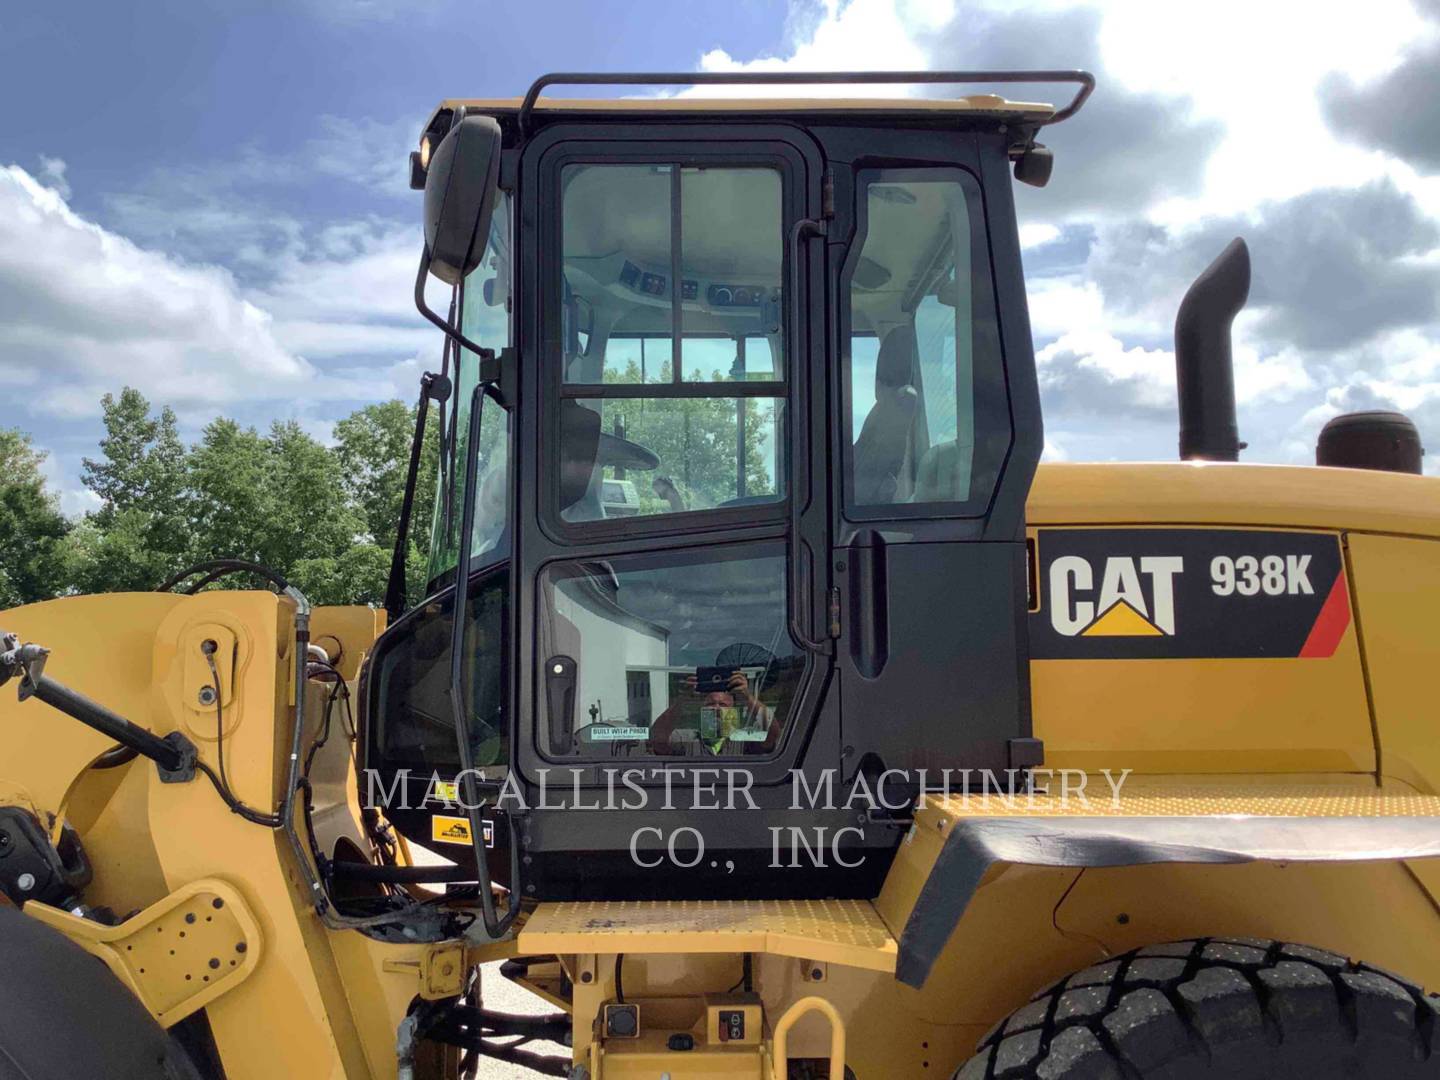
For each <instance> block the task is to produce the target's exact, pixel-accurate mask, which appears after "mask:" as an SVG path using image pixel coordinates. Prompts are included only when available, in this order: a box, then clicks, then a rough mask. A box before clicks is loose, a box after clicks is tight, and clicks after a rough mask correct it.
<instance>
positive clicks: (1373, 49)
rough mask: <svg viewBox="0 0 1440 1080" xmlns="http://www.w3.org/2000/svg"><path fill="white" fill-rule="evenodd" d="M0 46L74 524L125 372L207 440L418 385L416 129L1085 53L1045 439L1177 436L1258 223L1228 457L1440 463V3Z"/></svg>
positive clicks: (1049, 272) (16, 333)
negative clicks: (548, 102)
mask: <svg viewBox="0 0 1440 1080" xmlns="http://www.w3.org/2000/svg"><path fill="white" fill-rule="evenodd" d="M1302 9H1303V13H1304V14H1303V18H1296V16H1297V15H1299V14H1300V12H1301V10H1302ZM0 61H3V62H0V100H4V101H6V102H7V103H9V105H10V107H9V108H7V109H6V110H4V113H3V116H0V376H3V380H4V386H5V393H3V394H0V426H15V427H20V428H22V429H24V430H27V431H29V432H31V433H32V434H33V435H34V437H35V441H36V443H37V445H38V446H40V447H41V448H43V449H45V450H47V451H49V452H50V455H51V461H50V469H51V475H52V478H53V480H54V481H55V483H56V485H57V487H58V488H59V489H60V490H61V491H62V493H63V497H64V505H65V507H66V509H67V510H69V511H71V512H79V511H82V510H84V509H85V508H86V507H87V505H89V503H88V496H87V494H86V493H85V492H84V490H83V489H82V488H81V486H80V483H79V476H80V459H81V457H83V456H84V455H86V454H92V455H93V454H94V452H95V443H96V439H97V437H98V433H99V430H100V429H99V398H100V395H101V394H103V393H104V392H106V391H116V390H118V389H119V388H120V387H121V386H123V385H127V384H128V385H132V386H136V387H139V388H140V389H141V390H142V391H143V392H144V393H145V394H146V395H148V396H149V397H150V398H151V400H152V401H155V402H157V403H166V404H170V405H172V406H173V407H174V408H175V409H176V411H177V412H178V413H179V415H180V418H181V423H182V428H183V430H184V433H185V434H186V435H187V436H188V437H190V438H193V437H195V436H196V435H197V434H198V432H199V430H200V428H201V427H203V425H204V424H205V423H206V422H207V421H208V420H209V419H211V418H212V417H213V416H215V415H217V414H219V413H225V414H228V415H233V416H238V417H239V418H241V419H243V420H246V421H248V422H252V423H258V424H264V423H267V422H268V421H269V420H270V419H272V418H276V417H286V418H289V417H294V418H296V419H298V420H299V421H301V422H302V423H303V424H304V425H305V426H306V428H307V429H308V430H310V431H312V432H313V433H315V434H316V435H318V436H320V437H322V438H323V437H326V436H328V433H329V429H330V425H331V423H332V422H333V421H334V420H335V419H336V418H338V417H340V416H343V415H344V414H345V413H347V412H349V411H350V410H351V409H354V408H356V407H357V406H359V405H361V404H364V403H366V402H369V401H375V400H383V399H386V398H389V397H393V396H396V395H399V396H402V397H404V398H405V399H407V400H408V399H410V398H411V397H413V395H414V386H415V379H416V378H417V376H418V373H419V372H420V371H421V370H423V369H424V368H425V367H426V366H433V365H434V364H435V363H436V360H437V357H438V351H439V342H438V340H437V336H436V334H435V333H433V332H432V331H430V330H428V329H425V328H424V327H423V326H422V324H421V322H420V320H419V319H418V317H417V316H416V315H415V314H414V312H413V309H412V307H411V301H410V292H411V288H412V283H413V279H414V267H415V259H416V255H417V251H418V249H417V244H418V242H419V229H418V220H419V199H418V196H417V195H416V194H415V193H413V192H411V191H409V189H408V187H407V185H406V168H405V165H406V160H405V159H406V154H407V152H408V151H409V149H410V148H411V147H412V146H413V144H414V140H415V137H416V135H417V134H418V130H419V126H420V124H421V123H422V121H423V120H424V118H425V117H426V116H427V114H428V112H429V111H430V109H431V108H433V106H434V105H435V103H436V102H437V101H438V100H439V99H441V98H443V97H446V96H487V95H507V96H508V95H511V94H518V93H520V92H522V91H523V89H524V87H525V86H526V85H527V84H528V83H529V81H530V80H531V78H533V77H534V76H535V75H536V74H539V73H540V72H543V71H546V70H575V69H591V70H640V69H651V70H654V69H665V68H696V69H710V70H723V69H736V68H745V67H767V68H768V67H785V66H789V67H794V68H797V69H863V68H940V67H949V68H964V67H1087V68H1090V69H1091V70H1093V71H1095V72H1096V74H1097V75H1098V76H1099V80H1100V87H1099V89H1098V90H1097V91H1096V93H1095V96H1094V98H1093V99H1092V100H1091V103H1090V105H1089V106H1088V107H1087V108H1086V109H1085V111H1084V112H1083V113H1082V114H1081V115H1080V117H1079V118H1077V119H1076V120H1074V121H1072V122H1071V123H1069V124H1066V125H1064V126H1063V127H1061V128H1058V129H1055V130H1053V131H1052V132H1051V133H1050V134H1049V137H1048V138H1047V140H1046V141H1047V142H1048V143H1049V144H1050V145H1051V146H1052V147H1054V148H1055V150H1056V154H1057V163H1056V169H1055V177H1054V179H1053V180H1052V182H1051V184H1050V186H1049V187H1048V188H1046V189H1045V190H1043V191H1038V192H1037V191H1032V190H1030V189H1025V188H1022V189H1021V194H1020V200H1021V201H1020V208H1021V215H1022V224H1021V235H1022V240H1023V242H1024V245H1025V257H1026V267H1027V272H1028V274H1029V279H1030V304H1031V319H1032V322H1033V324H1034V328H1035V337H1036V341H1035V344H1036V348H1037V351H1038V358H1039V363H1040V371H1041V383H1042V387H1043V389H1044V395H1045V406H1046V435H1047V444H1048V452H1049V453H1050V455H1051V456H1052V457H1055V458H1068V459H1071V460H1083V459H1098V460H1107V459H1169V458H1172V457H1173V456H1174V452H1175V450H1174V448H1175V427H1176V423H1175V401H1174V367H1173V355H1172V353H1171V351H1170V350H1171V333H1172V326H1173V320H1174V312H1175V307H1176V305H1177V304H1178V302H1179V299H1180V296H1181V295H1182V294H1183V292H1184V290H1185V287H1186V285H1187V284H1188V282H1189V281H1190V280H1191V279H1192V278H1193V276H1194V275H1195V274H1196V273H1197V272H1198V271H1199V270H1200V269H1202V268H1203V267H1204V265H1205V264H1206V263H1207V262H1209V260H1210V259H1211V258H1212V257H1213V256H1214V255H1215V254H1217V253H1218V252H1219V251H1220V249H1221V248H1222V247H1224V245H1225V243H1226V242H1227V241H1228V240H1229V239H1230V238H1231V237H1233V236H1236V235H1243V236H1244V237H1246V239H1247V240H1248V241H1249V243H1250V248H1251V252H1252V255H1253V257H1254V284H1253V287H1252V290H1251V303H1250V306H1249V308H1248V309H1247V310H1246V312H1245V313H1244V314H1243V315H1242V316H1241V318H1240V320H1239V321H1238V323H1237V365H1238V370H1237V383H1238V391H1239V396H1240V427H1241V436H1242V438H1245V439H1247V440H1248V441H1249V443H1250V446H1251V449H1250V450H1249V451H1248V452H1247V453H1246V455H1245V457H1246V459H1247V460H1252V461H1279V462H1287V461H1288V462H1303V461H1307V460H1311V459H1312V455H1313V448H1314V442H1315V435H1316V432H1317V431H1318V430H1319V427H1320V425H1321V424H1322V423H1323V422H1324V420H1325V419H1326V418H1328V417H1329V416H1332V415H1334V414H1335V413H1337V412H1340V411H1345V410H1349V409H1356V408H1368V407H1396V408H1400V409H1403V410H1404V411H1406V412H1408V413H1410V414H1411V415H1412V416H1413V417H1414V418H1415V419H1416V420H1417V422H1418V423H1419V424H1420V427H1421V431H1422V435H1423V436H1424V437H1425V438H1426V439H1427V441H1428V442H1429V443H1430V445H1431V447H1432V453H1431V454H1430V456H1429V459H1428V463H1427V468H1428V470H1429V471H1431V472H1437V471H1440V0H1368V2H1367V3H1366V4H1365V5H1364V9H1363V17H1361V16H1359V15H1358V14H1357V11H1356V8H1355V7H1354V5H1352V4H1349V3H1342V2H1341V0H1309V2H1307V3H1306V4H1304V5H1300V4H1297V3H1291V2H1290V0H1205V2H1204V3H1199V2H1189V0H1187V2H1185V3H1179V2H1176V0H1099V2H1095V3H1071V2H1065V3H1062V2H1058V0H1032V2H1015V0H1007V2H999V0H995V2H991V3H979V2H971V0H964V2H961V0H848V2H844V0H789V2H786V0H725V2H724V3H711V2H709V0H694V2H687V3H678V2H675V0H584V2H580V0H524V2H509V0H503V2H502V0H485V2H481V0H470V2H462V0H445V2H434V3H426V4H420V3H408V2H401V0H233V2H230V3H225V2H222V0H142V2H141V3H139V4H113V3H102V2H100V0H77V2H76V3H72V4H69V5H65V6H64V7H63V8H61V7H57V6H54V5H7V7H6V9H5V12H4V13H3V15H0ZM1057 93H1058V91H1057ZM1015 96H1026V93H1025V92H1017V93H1016V95H1015ZM1029 96H1032V97H1033V96H1036V95H1035V94H1034V93H1033V91H1032V92H1029Z"/></svg>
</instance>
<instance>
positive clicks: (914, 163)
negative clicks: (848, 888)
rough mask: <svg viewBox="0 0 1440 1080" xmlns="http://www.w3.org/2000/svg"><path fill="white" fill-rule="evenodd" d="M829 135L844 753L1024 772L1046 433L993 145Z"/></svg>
mask: <svg viewBox="0 0 1440 1080" xmlns="http://www.w3.org/2000/svg"><path fill="white" fill-rule="evenodd" d="M822 143H823V144H824V145H825V147H826V150H827V156H828V157H829V159H830V164H831V168H832V170H833V174H834V176H835V178H836V180H835V183H836V199H835V207H836V218H835V220H834V222H833V223H832V228H831V230H830V239H831V243H830V246H829V254H830V259H831V272H832V291H831V297H832V303H833V306H834V308H835V310H836V314H837V318H836V321H835V328H836V340H835V343H834V350H835V357H836V363H835V364H834V372H833V382H832V387H833V400H834V402H835V409H834V411H833V412H832V422H833V423H832V426H833V429H834V433H835V442H834V444H833V457H832V460H834V461H835V462H836V463H837V465H838V467H837V468H835V469H834V470H833V471H834V476H833V481H834V488H833V490H834V505H835V506H836V508H837V512H836V514H835V516H834V518H833V525H832V528H833V534H834V536H835V546H834V548H833V551H832V568H833V570H834V572H835V583H836V599H837V600H838V601H839V608H840V613H841V617H840V619H839V620H838V622H839V630H840V639H839V641H838V647H837V649H836V659H837V665H838V669H839V675H840V695H841V723H842V731H843V741H844V743H845V744H846V751H847V755H848V761H849V763H850V764H851V765H852V766H855V767H868V768H870V769H876V768H885V769H905V770H909V771H911V772H912V773H913V772H914V770H918V769H929V770H934V769H946V768H948V769H965V768H970V769H976V770H980V769H989V770H994V771H997V772H1001V771H1003V770H1006V769H1008V768H1012V767H1022V766H1025V765H1029V764H1034V763H1036V761H1037V760H1038V746H1037V744H1035V743H1034V741H1033V740H1032V739H1031V738H1030V736H1031V730H1030V712H1029V682H1028V670H1029V664H1028V656H1027V650H1026V642H1025V623H1024V618H1025V612H1026V608H1027V603H1026V552H1025V546H1024V533H1023V521H1024V518H1023V509H1024V500H1025V496H1026V493H1027V492H1028V489H1029V486H1030V481H1031V478H1032V476H1033V472H1034V468H1035V464H1036V462H1037V460H1038V457H1039V452H1040V447H1041V445H1042V437H1041V430H1040V417H1039V402H1038V392H1037V389H1036V383H1035V376H1034V359H1033V355H1032V347H1031V344H1030V332H1029V325H1028V320H1027V317H1026V313H1025V299H1024V287H1023V278H1022V276H1021V272H1020V259H1019V251H1018V243H1017V240H1016V235H1015V225H1014V213H1013V207H1012V205H1011V201H1010V199H1011V193H1010V186H1009V185H1010V177H1009V170H1008V167H1007V166H1008V162H1007V160H1006V157H1005V151H1004V147H1003V144H1002V143H1001V141H1000V139H999V138H998V137H989V136H984V135H982V134H966V133H964V132H947V133H938V132H936V133H926V134H925V135H923V136H919V135H907V134H905V133H896V132H893V131H891V132H880V131H876V132H865V131H863V130H857V129H846V130H837V131H831V132H827V133H822ZM882 155H883V156H882ZM977 779H978V778H977ZM931 782H932V783H934V782H935V781H934V780H932V781H931ZM956 782H957V783H958V782H959V778H958V777H957V779H956Z"/></svg>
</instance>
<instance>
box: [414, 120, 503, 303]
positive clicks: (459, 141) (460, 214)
mask: <svg viewBox="0 0 1440 1080" xmlns="http://www.w3.org/2000/svg"><path fill="white" fill-rule="evenodd" d="M499 179H500V125H499V124H498V123H496V121H495V119H494V117H490V116H467V117H465V118H464V119H463V120H461V121H460V123H458V124H457V125H455V126H454V127H452V128H451V129H450V132H449V133H448V134H447V135H446V136H445V138H443V139H441V140H440V145H439V146H438V147H436V148H435V152H434V153H433V154H432V155H431V157H430V167H429V170H428V172H427V175H426V177H425V254H426V257H427V259H428V260H429V268H430V273H432V274H434V275H435V276H436V277H437V278H439V279H440V280H441V281H443V282H445V283H446V284H447V285H456V284H459V282H460V280H461V279H462V278H463V277H465V275H466V274H468V273H470V271H472V270H474V269H475V268H476V267H477V266H479V265H480V260H481V259H482V258H483V257H484V254H485V243H486V240H487V239H488V238H489V236H490V215H491V214H492V213H493V212H494V208H495V190H496V188H497V187H498V185H499Z"/></svg>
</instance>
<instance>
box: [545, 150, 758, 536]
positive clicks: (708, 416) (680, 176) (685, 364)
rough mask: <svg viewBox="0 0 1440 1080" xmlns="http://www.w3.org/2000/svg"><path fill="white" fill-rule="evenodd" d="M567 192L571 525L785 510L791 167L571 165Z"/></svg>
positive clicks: (564, 412) (566, 437) (560, 467)
mask: <svg viewBox="0 0 1440 1080" xmlns="http://www.w3.org/2000/svg"><path fill="white" fill-rule="evenodd" d="M560 182H561V190H562V196H561V199H562V208H561V220H562V225H561V231H562V239H561V244H562V260H561V261H562V268H563V269H562V275H563V278H562V282H561V291H562V297H561V299H562V304H563V312H564V318H563V321H564V330H563V333H562V335H561V337H562V339H563V340H562V348H561V350H560V353H561V355H560V363H561V367H562V370H561V377H560V395H561V402H560V406H559V413H560V425H559V426H560V454H559V455H558V460H557V462H556V463H555V465H554V468H555V469H556V470H557V471H558V474H559V475H558V484H557V485H556V486H557V488H558V490H559V503H560V505H559V507H558V510H559V514H560V517H561V519H562V520H563V521H565V522H567V523H585V522H595V521H602V520H606V519H610V518H616V517H632V518H633V517H653V516H661V515H670V514H684V513H693V512H698V511H705V510H716V509H725V508H730V507H738V506H753V505H760V504H765V503H775V502H778V501H780V500H781V499H782V498H783V497H784V487H785V481H784V455H783V444H784V440H785V423H786V421H785V415H784V412H785V410H784V396H785V378H786V372H785V334H784V322H783V318H782V310H783V305H782V299H783V288H782V265H783V261H784V260H783V253H784V236H783V217H784V215H783V199H782V188H783V185H782V179H781V174H780V172H779V170H777V169H775V168H770V167H764V166H752V165H743V166H738V165H737V166H729V165H715V166H696V165H689V164H680V163H677V162H655V163H646V164H570V165H566V166H564V167H563V168H562V169H561V174H560Z"/></svg>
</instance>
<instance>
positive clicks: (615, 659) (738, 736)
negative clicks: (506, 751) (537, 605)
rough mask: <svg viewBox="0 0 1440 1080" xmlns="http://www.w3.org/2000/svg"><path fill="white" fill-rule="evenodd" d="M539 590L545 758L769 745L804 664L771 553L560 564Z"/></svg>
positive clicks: (781, 726) (779, 558)
mask: <svg viewBox="0 0 1440 1080" xmlns="http://www.w3.org/2000/svg"><path fill="white" fill-rule="evenodd" d="M540 588H541V597H542V616H541V622H540V628H539V642H538V644H539V649H538V652H537V658H538V659H537V662H538V663H539V665H540V671H539V676H540V677H539V679H538V686H539V687H540V695H541V708H540V716H541V718H542V725H543V726H544V730H545V733H546V734H545V743H546V745H547V747H548V750H549V753H550V754H551V755H552V756H556V757H579V758H617V757H686V758H703V757H745V756H754V755H764V754H771V753H774V752H775V751H776V750H777V749H778V747H779V745H780V743H781V741H782V739H783V737H784V733H785V730H786V726H787V725H788V724H789V722H790V719H791V706H792V704H793V702H794V698H795V694H796V690H797V688H798V685H799V680H800V675H801V673H802V671H803V669H804V657H803V654H802V653H801V652H800V651H799V649H798V648H797V647H796V646H795V644H794V642H793V641H792V640H791V638H790V635H789V631H788V629H787V623H786V613H785V559H784V556H783V554H782V552H781V551H780V550H779V549H778V548H773V549H772V548H768V547H767V548H763V549H755V548H745V549H739V550H736V551H729V552H719V553H717V552H714V551H711V552H706V553H704V554H703V555H695V554H676V553H670V554H664V555H645V556H627V557H625V558H623V559H613V560H604V561H601V560H587V561H577V562H571V563H564V564H560V565H557V566H553V567H551V568H550V569H549V570H548V571H547V572H546V573H545V575H544V576H543V578H542V579H541V585H540Z"/></svg>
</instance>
